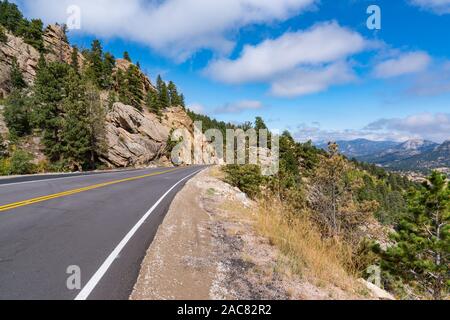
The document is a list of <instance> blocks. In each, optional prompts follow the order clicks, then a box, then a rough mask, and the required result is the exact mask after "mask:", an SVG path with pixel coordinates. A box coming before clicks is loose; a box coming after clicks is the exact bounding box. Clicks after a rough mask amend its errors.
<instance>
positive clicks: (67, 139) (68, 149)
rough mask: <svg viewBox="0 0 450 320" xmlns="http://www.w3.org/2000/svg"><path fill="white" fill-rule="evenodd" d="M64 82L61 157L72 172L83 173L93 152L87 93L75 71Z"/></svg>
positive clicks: (69, 73)
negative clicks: (86, 102)
mask: <svg viewBox="0 0 450 320" xmlns="http://www.w3.org/2000/svg"><path fill="white" fill-rule="evenodd" d="M64 82H65V84H64V86H65V92H66V97H64V99H63V100H62V103H61V107H62V109H63V112H64V116H63V122H62V127H61V145H62V148H61V151H62V152H61V157H62V159H63V160H64V162H65V164H66V165H67V166H68V167H69V168H70V169H71V170H72V171H75V170H76V171H82V170H83V168H84V167H85V165H86V163H88V161H89V154H90V151H91V145H90V134H89V125H88V121H89V113H88V112H87V107H86V104H85V100H86V99H85V94H86V91H85V87H84V86H83V83H82V81H81V78H80V76H79V75H78V74H77V73H76V72H75V71H74V70H73V69H70V70H68V72H67V75H66V77H65V79H64Z"/></svg>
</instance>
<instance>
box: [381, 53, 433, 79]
mask: <svg viewBox="0 0 450 320" xmlns="http://www.w3.org/2000/svg"><path fill="white" fill-rule="evenodd" d="M431 60H432V59H431V57H430V56H429V55H428V54H427V53H425V52H408V53H404V54H402V55H400V56H399V57H397V58H393V59H389V60H386V61H383V62H381V63H379V64H378V65H376V66H375V69H374V71H373V74H374V76H375V77H377V78H380V79H387V78H394V77H399V76H403V75H407V74H413V73H418V72H421V71H424V70H426V69H427V67H428V66H429V65H430V63H431Z"/></svg>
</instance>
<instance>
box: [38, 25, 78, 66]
mask: <svg viewBox="0 0 450 320" xmlns="http://www.w3.org/2000/svg"><path fill="white" fill-rule="evenodd" d="M43 38H44V47H45V49H46V50H47V51H48V53H47V54H46V55H45V59H46V60H47V61H63V62H66V63H71V61H72V51H73V48H72V47H71V46H70V44H69V42H68V41H67V38H66V35H65V34H64V30H63V28H62V27H61V26H60V25H57V24H52V25H49V26H48V27H47V28H46V29H45V32H44V37H43ZM84 61H85V58H84V57H83V55H82V54H81V53H80V52H79V53H78V65H79V66H83V65H84Z"/></svg>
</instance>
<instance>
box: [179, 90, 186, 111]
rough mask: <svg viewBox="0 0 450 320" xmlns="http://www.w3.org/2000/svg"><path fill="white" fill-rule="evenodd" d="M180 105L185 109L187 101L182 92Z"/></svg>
mask: <svg viewBox="0 0 450 320" xmlns="http://www.w3.org/2000/svg"><path fill="white" fill-rule="evenodd" d="M180 106H182V107H183V109H185V108H186V102H185V100H184V94H181V95H180Z"/></svg>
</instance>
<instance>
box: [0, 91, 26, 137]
mask: <svg viewBox="0 0 450 320" xmlns="http://www.w3.org/2000/svg"><path fill="white" fill-rule="evenodd" d="M5 104H6V106H5V109H4V111H3V115H4V117H5V121H6V124H7V125H8V128H9V130H10V132H11V133H12V134H13V135H15V136H18V137H22V136H25V135H28V134H30V133H31V129H32V125H31V103H30V101H29V98H28V97H27V94H26V93H24V92H22V91H19V90H15V91H13V92H12V93H11V95H10V96H9V97H8V99H7V100H6V103H5Z"/></svg>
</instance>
